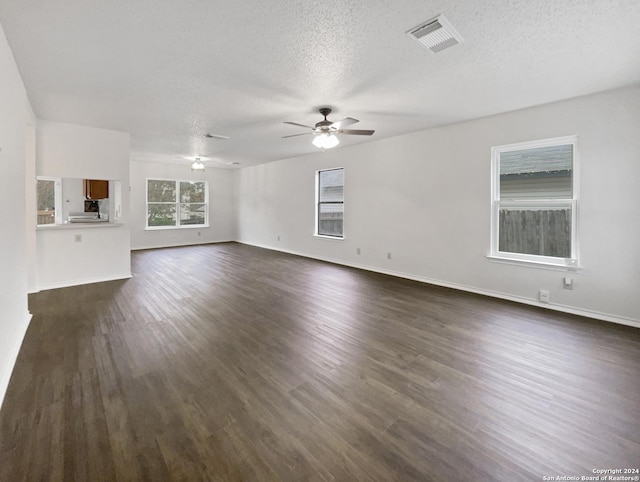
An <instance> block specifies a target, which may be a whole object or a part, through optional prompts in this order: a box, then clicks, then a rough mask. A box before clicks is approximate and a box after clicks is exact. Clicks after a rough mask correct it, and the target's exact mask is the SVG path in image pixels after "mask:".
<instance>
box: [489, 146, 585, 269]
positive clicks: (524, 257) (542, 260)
mask: <svg viewBox="0 0 640 482" xmlns="http://www.w3.org/2000/svg"><path fill="white" fill-rule="evenodd" d="M558 145H572V146H573V161H572V173H571V176H572V179H571V185H572V198H570V199H552V198H547V199H531V200H529V199H517V200H515V199H500V168H499V166H500V154H502V153H504V152H511V151H522V150H526V149H535V148H538V147H551V146H558ZM578 173H579V162H578V137H577V136H565V137H555V138H552V139H542V140H538V141H530V142H519V143H517V144H508V145H504V146H494V147H492V148H491V247H490V250H491V251H490V254H489V255H488V256H487V257H488V258H489V259H493V260H497V261H510V262H515V263H522V264H533V265H539V266H548V267H557V268H563V269H577V268H579V256H578V199H579V188H578V179H579V175H578ZM501 207H504V208H527V207H550V208H554V207H557V208H567V207H569V208H571V256H570V257H569V258H559V257H554V256H540V255H534V254H524V253H511V252H506V251H500V250H499V249H498V248H499V246H498V243H499V233H498V229H499V226H500V208H501Z"/></svg>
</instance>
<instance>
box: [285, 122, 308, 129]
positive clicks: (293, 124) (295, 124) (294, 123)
mask: <svg viewBox="0 0 640 482" xmlns="http://www.w3.org/2000/svg"><path fill="white" fill-rule="evenodd" d="M284 124H291V125H292V126H298V127H306V128H307V129H315V127H311V126H306V125H304V124H298V123H297V122H284Z"/></svg>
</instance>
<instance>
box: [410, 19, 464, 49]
mask: <svg viewBox="0 0 640 482" xmlns="http://www.w3.org/2000/svg"><path fill="white" fill-rule="evenodd" d="M407 35H409V37H411V38H413V39H414V40H416V41H417V42H418V43H419V44H420V45H422V46H424V47H426V48H428V49H429V50H431V51H432V52H433V53H437V52H440V51H441V50H444V49H446V48H449V47H453V46H454V45H456V44H459V43H461V42H462V41H463V40H464V39H463V38H462V36H461V35H460V34H459V33H458V32H456V29H454V28H453V26H452V25H451V24H450V23H449V22H448V21H447V19H446V18H444V17H443V16H442V15H438V16H437V17H434V18H432V19H431V20H427V21H426V22H424V23H421V24H420V25H418V26H417V27H415V28H412V29H411V30H409V31H408V32H407Z"/></svg>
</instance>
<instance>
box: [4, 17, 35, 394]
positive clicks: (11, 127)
mask: <svg viewBox="0 0 640 482" xmlns="http://www.w3.org/2000/svg"><path fill="white" fill-rule="evenodd" d="M30 112H31V107H30V106H29V100H28V99H27V94H26V91H25V88H24V84H23V83H22V79H21V78H20V74H19V72H18V68H17V66H16V64H15V61H14V59H13V54H12V53H11V50H10V48H9V45H8V43H7V39H6V37H5V35H4V30H3V29H2V27H1V26H0V205H2V207H3V209H0V405H1V404H2V401H3V400H4V395H5V392H6V389H7V386H8V384H9V379H10V377H11V372H12V370H13V365H14V363H15V360H16V357H17V355H18V351H19V349H20V344H21V343H22V339H23V337H24V334H25V332H26V329H27V326H28V324H29V320H30V315H29V310H28V308H27V253H26V244H27V230H26V229H27V228H26V223H25V192H26V183H25V159H26V153H27V151H28V142H27V128H28V125H29V121H30V115H29V113H30Z"/></svg>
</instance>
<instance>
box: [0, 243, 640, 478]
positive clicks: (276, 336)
mask: <svg viewBox="0 0 640 482" xmlns="http://www.w3.org/2000/svg"><path fill="white" fill-rule="evenodd" d="M132 263H133V272H134V277H133V278H132V279H130V280H124V281H114V282H108V283H99V284H92V285H85V286H79V287H73V288H65V289H58V290H51V291H45V292H41V293H38V294H35V295H32V296H30V298H29V302H30V309H31V311H32V313H33V314H34V317H33V320H32V322H31V326H30V328H29V330H28V332H27V335H26V338H25V341H24V344H23V346H22V349H21V351H20V355H19V358H18V361H17V364H16V367H15V371H14V374H13V377H12V379H11V383H10V386H9V390H8V393H7V396H6V400H5V403H4V406H3V408H2V411H1V412H0V480H2V481H3V482H4V481H7V482H15V481H23V480H24V481H48V480H51V481H58V480H65V481H74V480H75V481H92V482H93V481H138V480H141V481H142V480H149V481H172V480H176V481H200V480H207V481H208V480H211V481H214V480H215V481H218V480H219V481H235V480H245V481H262V480H282V481H298V480H300V481H333V480H336V481H392V480H397V481H413V480H416V481H509V482H512V481H529V480H543V477H544V476H549V477H555V476H557V475H561V476H583V475H585V476H587V475H593V473H592V471H593V469H597V468H635V467H639V466H640V330H638V329H634V328H630V327H624V326H618V325H614V324H610V323H605V322H599V321H594V320H589V319H585V318H580V317H576V316H570V315H564V314H557V313H554V312H551V311H547V310H542V309H536V308H532V307H527V306H522V305H517V304H513V303H508V302H503V301H499V300H494V299H489V298H485V297H481V296H476V295H472V294H467V293H462V292H458V291H455V290H449V289H444V288H438V287H432V286H428V285H424V284H420V283H416V282H412V281H408V280H402V279H397V278H393V277H389V276H384V275H379V274H375V273H368V272H363V271H358V270H355V269H350V268H346V267H341V266H335V265H331V264H326V263H323V262H319V261H314V260H310V259H305V258H300V257H295V256H291V255H287V254H283V253H278V252H273V251H268V250H264V249H259V248H254V247H250V246H243V245H240V244H235V243H228V244H217V245H202V246H194V247H182V248H170V249H158V250H149V251H140V252H135V253H133V255H132Z"/></svg>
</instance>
